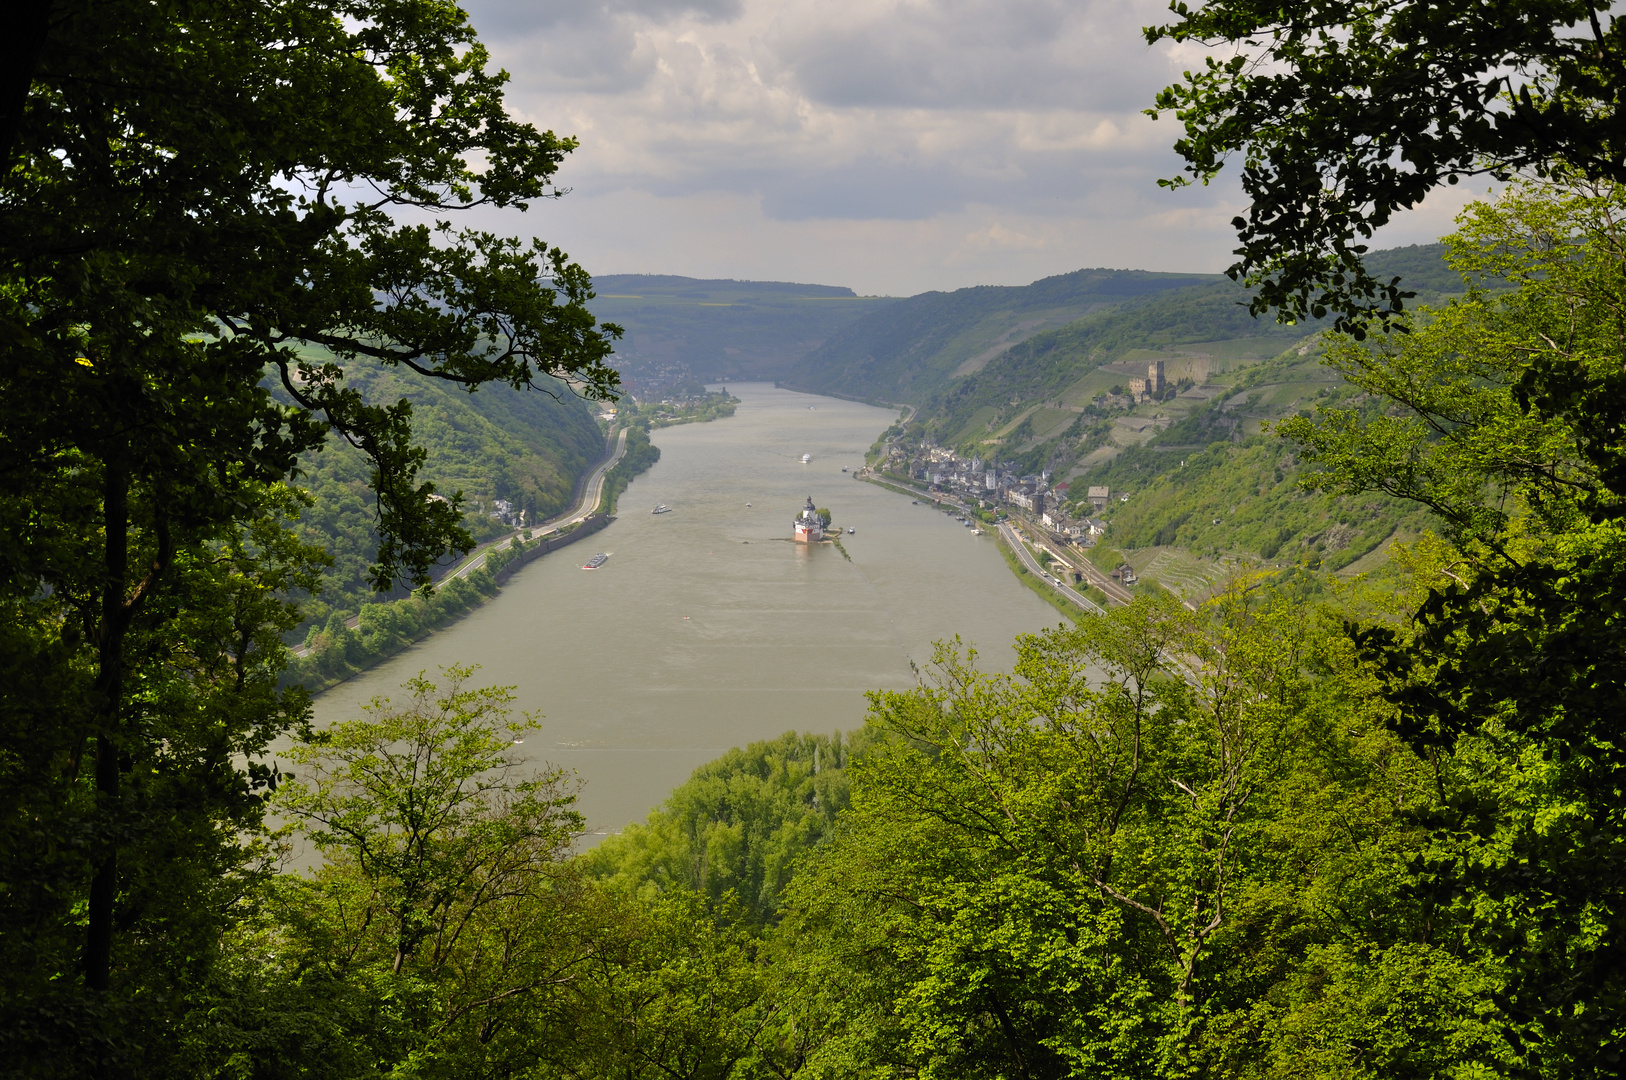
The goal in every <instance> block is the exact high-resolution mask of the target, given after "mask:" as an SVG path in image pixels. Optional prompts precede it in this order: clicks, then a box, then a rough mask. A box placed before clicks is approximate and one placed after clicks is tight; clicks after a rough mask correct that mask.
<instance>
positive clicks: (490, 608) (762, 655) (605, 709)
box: [316, 384, 1061, 832]
mask: <svg viewBox="0 0 1626 1080" xmlns="http://www.w3.org/2000/svg"><path fill="white" fill-rule="evenodd" d="M729 389H730V390H731V391H732V392H733V393H734V395H735V396H736V397H738V398H739V399H740V406H739V409H738V411H737V412H736V413H735V415H734V416H733V417H730V418H728V419H724V420H717V421H713V422H711V423H706V424H689V425H684V426H680V427H672V428H664V429H661V430H659V431H656V432H655V433H654V434H653V439H654V441H655V443H656V445H658V446H659V447H660V449H661V459H660V461H659V462H657V463H656V465H655V466H654V468H652V469H650V470H649V471H648V472H646V473H644V474H643V475H642V476H640V477H638V478H637V479H635V480H634V481H633V482H632V483H631V484H630V485H629V486H628V488H627V491H626V492H625V493H624V494H623V495H622V496H621V500H620V505H619V507H618V517H617V520H616V521H614V522H613V523H611V525H610V526H609V527H608V528H606V529H605V530H604V531H602V532H600V533H598V534H597V535H596V536H594V537H591V538H589V539H587V540H584V541H582V542H580V543H579V544H576V545H573V546H571V547H568V548H565V549H563V550H562V551H558V552H555V553H553V554H551V555H547V556H544V557H543V558H541V559H538V560H537V561H536V562H534V563H531V564H530V565H529V566H527V567H525V568H524V569H523V570H521V571H520V572H519V573H518V574H516V575H515V576H514V577H513V579H512V580H510V581H509V583H508V584H507V585H506V586H505V587H504V588H503V591H502V592H501V594H499V595H498V596H497V597H496V598H495V599H493V600H492V601H491V602H489V603H487V604H486V605H485V606H483V607H481V608H480V609H478V610H477V611H475V612H474V613H472V614H471V615H469V616H468V617H466V618H464V619H463V620H462V621H460V622H458V623H456V624H455V625H453V626H451V627H448V628H447V629H445V630H443V631H441V632H440V633H438V634H435V635H433V636H431V637H429V638H427V639H426V640H424V641H422V642H420V643H419V644H418V645H416V646H415V647H413V648H412V649H410V650H408V651H406V652H404V653H402V654H400V655H398V656H396V657H393V658H392V659H390V660H388V661H386V662H384V663H382V664H380V665H378V666H377V667H375V668H373V669H371V670H370V671H367V672H365V673H364V674H362V675H361V676H358V677H357V678H355V679H352V680H350V681H349V682H347V683H343V684H341V685H339V686H337V687H334V688H333V689H332V690H329V691H328V692H327V693H325V694H323V695H322V696H321V697H320V698H319V699H318V700H317V702H316V722H317V723H318V725H322V724H326V723H330V722H332V721H334V720H338V719H342V718H345V717H349V716H353V715H355V714H356V712H357V709H358V706H359V705H360V704H361V703H362V702H365V701H367V700H369V699H371V698H372V697H374V696H375V695H390V694H392V693H393V694H397V695H399V694H400V691H399V689H398V688H399V686H400V684H401V683H402V682H403V681H404V680H406V679H407V678H410V677H411V676H412V675H414V674H415V673H417V672H418V671H420V670H427V671H428V672H430V673H431V675H432V674H433V673H434V672H435V671H436V669H437V668H439V667H441V666H444V665H447V664H452V663H459V662H462V663H471V662H472V663H477V664H479V665H480V666H481V670H480V672H479V674H478V676H477V680H478V681H479V682H480V683H483V684H491V683H497V684H504V685H512V686H514V687H515V688H516V689H515V693H516V694H517V697H518V705H519V707H520V708H523V709H529V710H536V711H538V712H541V713H542V714H544V716H545V719H544V721H543V728H542V731H541V732H540V733H534V734H532V735H531V736H530V737H529V738H528V739H527V740H526V741H525V743H524V744H523V745H522V748H521V749H522V752H523V753H524V754H526V755H527V756H530V757H534V758H535V759H537V760H539V761H541V760H546V761H551V762H553V763H555V764H558V765H563V766H565V767H567V768H572V769H574V770H576V772H577V773H578V774H579V776H580V777H581V779H582V780H583V782H584V786H583V789H582V794H581V798H580V801H579V803H578V807H579V809H580V810H581V811H582V812H583V814H584V815H585V816H586V818H587V821H588V828H589V829H590V830H594V831H595V832H604V831H615V830H617V829H620V828H621V827H622V826H624V825H625V824H626V823H627V822H629V821H634V820H641V819H642V818H643V817H644V815H645V814H647V813H648V812H649V810H650V809H651V808H653V807H655V806H657V805H658V804H659V803H660V802H661V801H662V800H663V799H664V798H665V797H666V794H667V792H669V791H670V790H671V789H672V788H673V787H674V786H676V785H677V784H679V783H682V782H683V781H684V780H685V779H687V777H688V776H689V774H690V773H691V772H692V771H693V770H694V768H695V767H696V766H698V765H700V764H702V763H703V762H705V761H708V760H710V759H711V758H714V757H716V756H717V755H718V754H720V753H722V752H723V751H724V750H727V749H728V748H729V747H732V746H740V745H743V744H745V743H748V742H752V741H754V740H757V739H764V738H771V737H773V736H777V735H779V734H781V733H783V732H785V731H790V730H801V731H819V732H834V731H836V730H838V729H840V730H846V729H850V728H854V727H857V726H859V725H860V724H861V723H862V722H863V718H864V713H865V709H866V707H867V704H866V702H865V699H864V693H865V691H868V690H874V689H879V688H891V689H903V688H906V687H909V686H912V685H913V684H914V680H915V676H914V672H913V669H912V668H911V664H915V665H919V666H922V667H924V666H925V664H926V662H927V661H928V660H930V658H931V652H932V642H933V641H934V640H937V639H942V638H950V637H953V636H954V635H956V634H958V635H959V636H960V637H961V639H962V640H964V641H966V642H967V643H970V644H974V645H975V646H977V647H978V648H979V649H980V650H981V661H982V663H983V666H985V667H989V668H999V669H1002V670H1009V669H1010V667H1011V664H1012V663H1013V661H1014V656H1013V654H1012V652H1011V648H1010V646H1011V643H1012V641H1013V640H1014V639H1015V638H1016V635H1018V634H1020V633H1023V632H1028V631H1034V630H1039V629H1042V628H1044V627H1048V626H1054V625H1055V624H1056V623H1057V622H1059V621H1061V616H1060V615H1058V614H1057V612H1056V610H1055V609H1054V608H1052V607H1050V606H1049V605H1047V604H1046V603H1045V602H1044V601H1042V600H1041V599H1039V597H1037V596H1036V595H1034V594H1033V592H1032V591H1031V590H1029V589H1027V588H1026V587H1025V586H1023V585H1022V584H1021V583H1019V582H1018V581H1017V580H1016V579H1015V577H1014V576H1013V575H1012V574H1011V572H1010V570H1009V569H1008V568H1007V566H1006V565H1005V561H1004V559H1003V558H1002V556H1001V555H1000V552H999V551H998V549H997V547H996V546H995V544H996V541H995V538H994V537H993V536H992V535H991V534H987V533H985V534H984V535H981V536H973V535H972V534H971V532H970V530H968V529H966V528H965V527H964V526H962V525H960V524H959V523H958V522H956V521H955V520H954V519H952V518H950V517H949V516H947V515H946V514H943V513H941V512H939V511H936V510H934V509H932V508H931V507H929V506H926V505H920V506H916V505H912V504H911V502H910V500H909V499H908V498H907V497H905V496H902V495H899V494H896V493H895V492H891V491H887V490H886V489H884V488H880V487H877V486H875V485H874V484H866V483H862V482H859V481H855V480H854V479H853V478H852V476H851V474H850V473H844V472H842V471H841V469H842V466H847V467H848V468H849V469H852V468H856V467H858V466H861V465H862V464H863V461H864V452H865V450H866V449H868V447H869V446H870V444H871V443H873V442H874V441H875V439H876V437H877V436H878V435H879V434H880V432H881V431H883V430H884V429H885V428H886V427H887V426H888V425H889V424H891V423H892V422H893V421H894V420H895V419H896V414H895V413H892V412H889V411H887V410H884V409H877V408H873V407H871V406H868V405H860V404H856V403H854V402H848V401H840V400H837V399H834V398H826V397H816V396H813V395H809V394H798V393H794V392H791V391H788V390H780V389H777V388H775V387H774V386H772V385H770V384H741V385H731V386H730V387H729ZM803 454H811V455H812V461H811V462H810V463H808V464H805V465H804V464H803V463H802V461H801V458H802V455H803ZM808 495H812V497H813V501H814V503H815V505H817V506H821V507H827V508H829V510H830V511H831V513H832V516H833V518H834V524H835V525H837V526H840V527H841V528H842V529H843V533H844V534H843V536H842V543H843V544H844V545H845V546H846V549H847V552H848V554H849V555H850V556H851V561H850V562H849V561H847V560H846V559H844V558H842V554H841V552H840V551H838V550H836V548H835V547H834V546H832V545H828V544H826V545H820V546H814V547H810V546H808V545H805V544H793V543H791V542H790V541H789V539H788V538H789V536H790V531H791V520H792V519H793V518H794V517H795V515H796V514H797V513H798V512H799V511H800V510H801V508H802V505H803V503H804V502H805V500H806V498H807V496H808ZM656 503H666V504H668V505H669V506H671V507H672V512H671V513H669V514H660V515H656V514H652V513H651V512H650V511H651V509H652V508H653V507H654V505H655V504H656ZM849 526H850V527H852V528H853V529H855V530H856V531H855V532H854V533H853V534H851V535H846V534H845V529H846V528H847V527H849ZM595 551H603V552H607V553H609V556H610V558H609V560H608V561H607V562H606V563H605V564H604V565H603V566H601V567H600V568H598V569H597V570H594V571H592V572H591V573H586V572H583V570H582V569H581V565H582V563H583V562H584V561H585V560H586V559H587V558H588V557H589V556H591V555H592V554H593V553H594V552H595Z"/></svg>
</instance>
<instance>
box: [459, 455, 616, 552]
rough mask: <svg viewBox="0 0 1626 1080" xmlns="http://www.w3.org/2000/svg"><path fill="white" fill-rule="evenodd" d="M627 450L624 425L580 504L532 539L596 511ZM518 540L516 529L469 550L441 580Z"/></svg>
mask: <svg viewBox="0 0 1626 1080" xmlns="http://www.w3.org/2000/svg"><path fill="white" fill-rule="evenodd" d="M626 452H627V429H626V428H622V429H621V434H620V436H619V437H618V438H617V439H616V440H615V451H614V452H613V453H611V454H610V456H609V457H607V458H605V459H604V460H603V461H602V462H600V463H599V465H598V467H597V468H595V469H594V470H593V471H592V472H591V473H589V474H588V475H587V482H586V483H585V484H583V485H582V496H581V498H580V499H578V500H577V501H576V505H575V506H573V507H571V508H570V509H569V510H567V511H565V512H564V514H562V515H561V516H559V517H556V518H554V519H553V520H551V521H545V522H543V523H542V524H541V525H539V526H537V527H536V528H534V529H532V530H531V538H532V539H533V540H534V539H537V538H539V537H544V536H549V535H551V534H553V533H556V532H558V531H559V530H560V529H563V528H564V527H565V526H567V525H574V524H576V523H577V522H578V521H582V520H584V519H585V518H587V517H588V516H589V515H590V514H592V513H593V511H595V510H597V509H598V504H599V499H600V498H601V497H602V496H603V494H604V478H605V477H606V476H608V475H609V474H610V470H611V469H613V468H615V466H616V463H617V462H618V461H620V460H621V458H622V457H623V456H625V454H626ZM518 539H519V530H518V529H515V530H514V531H513V532H511V533H509V534H508V535H507V536H499V537H498V538H497V539H495V540H492V541H491V542H489V543H486V544H481V545H480V546H479V547H477V548H475V549H474V550H473V551H471V552H469V555H468V558H466V559H464V560H463V562H462V564H461V565H459V566H458V568H457V569H456V570H453V571H452V572H451V573H450V574H447V575H446V576H445V577H444V578H442V579H441V580H442V581H449V580H451V579H452V578H454V577H467V576H468V575H469V574H470V573H472V572H473V571H474V569H475V567H478V566H484V565H485V562H486V557H487V556H488V555H490V554H491V553H492V552H493V551H502V550H503V549H505V548H508V547H512V546H513V543H514V541H515V540H518Z"/></svg>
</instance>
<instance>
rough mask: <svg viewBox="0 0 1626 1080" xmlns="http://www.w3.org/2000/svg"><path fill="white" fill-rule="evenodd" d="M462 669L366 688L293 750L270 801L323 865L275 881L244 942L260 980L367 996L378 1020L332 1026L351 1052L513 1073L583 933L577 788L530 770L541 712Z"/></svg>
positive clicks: (583, 941) (448, 1070)
mask: <svg viewBox="0 0 1626 1080" xmlns="http://www.w3.org/2000/svg"><path fill="white" fill-rule="evenodd" d="M472 674H473V669H472V668H467V667H452V668H449V669H447V670H446V671H445V672H443V675H442V682H441V683H440V684H437V683H434V682H431V681H430V680H428V679H426V678H425V677H424V676H423V675H421V674H420V675H419V676H418V677H417V678H414V679H412V680H411V681H409V682H408V683H407V689H408V690H409V691H410V694H411V697H410V699H409V700H408V701H407V702H405V703H404V704H402V705H399V706H397V705H395V704H393V703H392V702H390V701H389V700H387V699H375V700H374V701H373V702H372V703H371V704H369V705H368V706H366V715H365V716H363V717H360V718H357V719H355V720H350V721H345V722H342V723H338V724H335V725H333V726H332V727H330V728H328V729H326V730H324V731H322V732H312V733H310V734H308V735H307V736H306V737H305V738H304V739H303V740H302V741H301V742H300V743H298V744H296V745H295V746H294V747H293V748H292V749H291V750H290V752H289V756H290V757H291V758H292V759H293V760H294V761H295V762H296V763H299V764H300V765H302V766H304V768H303V769H302V770H301V775H300V776H299V777H298V778H296V779H293V780H291V781H290V782H288V783H286V784H284V785H283V786H282V787H281V789H280V790H279V791H278V793H277V808H278V810H279V811H280V812H281V813H282V814H284V815H286V816H288V817H289V818H291V819H292V820H293V821H294V822H296V825H297V828H298V831H299V832H300V833H301V834H302V835H303V836H304V837H305V838H306V839H307V840H308V841H309V842H310V843H311V844H312V845H313V846H314V847H315V849H316V851H317V852H319V853H320V855H321V857H322V861H321V863H320V864H319V866H318V867H317V868H316V870H315V871H314V872H312V873H310V874H309V875H306V876H301V877H297V878H285V879H282V880H281V881H279V882H278V883H276V885H275V887H274V889H273V900H272V904H271V908H270V910H271V912H272V914H273V915H274V916H275V920H274V921H273V922H272V923H271V924H270V925H269V926H266V927H264V928H263V929H261V930H259V932H258V934H253V933H251V934H248V935H245V939H246V940H245V943H246V944H254V945H257V946H258V948H259V949H264V950H265V951H267V952H270V953H271V954H272V956H273V958H274V959H273V960H272V961H270V962H269V965H268V967H269V970H262V971H261V972H260V973H259V977H261V978H269V979H272V980H280V981H284V982H290V983H292V982H297V981H299V980H309V981H310V982H311V983H312V984H313V985H317V986H330V987H335V988H339V991H340V992H341V996H345V995H355V994H361V995H363V996H366V997H369V998H370V999H371V1000H372V1001H373V1005H372V1006H371V1011H375V1012H376V1013H377V1014H378V1019H376V1020H373V1021H366V1020H363V1021H362V1022H360V1023H357V1024H355V1025H354V1026H353V1027H352V1028H350V1029H349V1030H346V1031H345V1032H344V1033H343V1037H342V1040H341V1041H343V1042H346V1043H348V1044H351V1045H358V1046H360V1047H365V1050H364V1051H362V1052H361V1054H360V1057H361V1059H363V1060H375V1061H385V1062H390V1063H392V1064H396V1063H405V1062H407V1061H411V1062H412V1063H413V1064H412V1068H414V1069H415V1070H418V1071H420V1072H424V1073H429V1074H450V1075H469V1074H471V1073H474V1074H479V1075H487V1074H489V1073H491V1072H493V1071H495V1072H496V1073H498V1074H502V1075H509V1074H512V1072H514V1071H515V1070H519V1069H523V1068H524V1067H526V1064H527V1063H528V1062H533V1061H534V1057H535V1054H536V1049H535V1045H534V1041H533V1033H532V1030H531V1029H532V1028H533V1027H534V1025H535V1021H536V1017H538V1016H543V1017H545V1016H547V1015H548V1014H549V1012H550V1009H551V1008H552V1007H553V1005H554V1004H555V1000H554V999H555V998H556V997H557V995H558V993H559V990H560V986H561V985H562V984H563V983H564V982H567V981H568V976H569V974H570V972H571V971H572V970H573V969H575V968H577V967H579V966H580V965H581V964H582V963H583V962H584V961H585V959H586V958H587V957H589V956H590V955H592V954H593V952H594V951H595V946H594V935H593V934H591V933H580V932H579V928H580V924H581V922H582V920H583V918H587V917H589V916H588V913H586V912H584V911H582V910H580V909H581V906H582V905H581V904H579V903H578V901H577V897H578V893H579V884H578V882H577V879H576V878H575V876H574V875H573V874H572V873H571V872H570V871H569V870H568V869H567V868H566V867H565V866H564V865H563V860H564V857H565V856H566V855H567V854H568V852H569V848H570V843H571V840H572V838H573V836H574V834H575V833H576V832H577V831H579V830H580V828H581V818H580V815H578V814H577V813H576V812H575V811H574V810H573V809H571V804H572V802H573V801H574V798H575V795H574V790H573V785H572V784H571V782H570V780H569V778H568V776H567V775H566V774H565V773H564V772H563V771H561V770H558V769H548V770H545V771H542V772H540V773H537V774H535V775H529V776H527V775H526V772H527V771H528V770H525V769H524V767H523V766H522V764H521V762H520V761H519V759H518V757H517V755H516V752H515V750H514V745H515V743H516V742H517V741H519V739H520V737H521V736H523V735H524V734H525V733H527V732H532V731H535V730H536V728H537V722H536V720H535V718H533V717H530V716H525V717H523V718H522V719H520V720H517V721H514V720H511V719H510V717H509V711H508V706H509V705H510V704H511V702H512V700H513V697H512V694H510V693H509V692H508V690H506V689H502V688H493V687H486V688H469V687H467V686H466V681H467V680H468V679H469V677H470V676H471V675H472ZM318 975H319V976H320V977H319V978H317V977H315V976H318ZM327 1004H328V1003H327V1002H324V1001H323V1000H322V999H321V998H320V997H317V999H316V1000H314V1001H312V1002H311V1003H310V1006H309V1007H310V1008H311V1009H312V1010H313V1011H317V1012H320V1011H322V1009H323V1008H324V1007H326V1006H327ZM336 1011H338V1010H336ZM262 1022H263V1021H262ZM326 1022H328V1021H317V1024H318V1026H320V1025H321V1024H323V1023H326ZM278 1049H279V1050H280V1051H281V1052H283V1053H287V1052H288V1051H289V1050H290V1049H291V1048H290V1047H287V1046H283V1047H279V1048H278Z"/></svg>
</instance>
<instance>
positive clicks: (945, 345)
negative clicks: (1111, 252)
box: [783, 270, 1219, 402]
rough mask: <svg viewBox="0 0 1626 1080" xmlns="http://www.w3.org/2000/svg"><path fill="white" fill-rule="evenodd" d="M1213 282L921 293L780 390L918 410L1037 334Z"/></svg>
mask: <svg viewBox="0 0 1626 1080" xmlns="http://www.w3.org/2000/svg"><path fill="white" fill-rule="evenodd" d="M1214 280H1219V279H1217V277H1216V275H1205V274H1153V273H1148V272H1146V271H1142V270H1075V271H1074V272H1072V273H1070V274H1060V275H1057V276H1056V277H1049V278H1045V279H1043V280H1041V281H1036V282H1034V283H1033V284H1031V285H1023V286H994V285H984V286H978V287H976V288H970V289H957V290H955V291H954V292H951V293H942V292H928V293H921V294H920V295H919V296H911V297H909V298H908V299H907V300H900V301H898V302H897V303H895V304H892V305H890V306H888V307H885V308H882V309H881V310H879V311H874V312H871V313H869V314H867V315H865V316H864V317H863V318H862V319H859V320H858V321H857V322H855V323H853V324H852V325H851V326H849V327H847V328H846V329H845V330H843V331H842V332H841V333H839V334H837V335H835V336H834V337H833V338H831V339H830V340H829V341H828V342H826V343H825V344H824V345H822V346H820V347H819V348H817V349H815V350H813V351H812V352H810V353H808V355H807V356H805V357H804V358H803V359H802V360H801V361H800V362H798V363H797V364H796V365H795V366H794V367H792V368H791V370H790V372H789V373H788V374H787V375H786V376H785V377H784V380H783V381H784V383H785V385H787V386H792V387H795V388H796V389H799V390H810V391H814V392H818V393H836V394H843V395H847V396H853V397H861V398H869V399H875V400H880V401H909V402H918V401H921V400H923V399H924V398H925V396H926V395H928V394H929V393H930V392H931V391H933V390H934V389H936V388H938V387H940V386H942V385H943V384H944V383H946V382H948V381H950V380H951V379H954V378H956V377H962V376H967V375H971V374H973V373H974V372H977V371H979V370H981V369H982V368H983V366H984V365H986V364H989V363H990V362H991V361H992V360H993V359H994V358H995V357H997V356H999V355H1000V354H1001V353H1003V352H1004V351H1006V350H1008V349H1010V348H1011V347H1012V346H1014V345H1016V344H1017V343H1019V342H1022V341H1024V340H1026V339H1028V338H1031V337H1032V336H1033V335H1035V334H1038V333H1041V332H1042V331H1045V330H1048V329H1053V328H1055V327H1058V326H1063V325H1066V324H1068V323H1070V322H1072V321H1073V320H1075V319H1078V318H1079V317H1080V316H1083V315H1086V314H1088V313H1090V312H1092V311H1099V310H1101V309H1102V308H1106V307H1111V306H1115V305H1119V304H1123V303H1125V302H1132V301H1134V300H1136V299H1137V298H1141V297H1147V296H1152V295H1156V294H1158V293H1162V292H1167V291H1168V290H1170V289H1180V288H1185V287H1188V286H1191V285H1196V284H1199V283H1201V282H1210V281H1214Z"/></svg>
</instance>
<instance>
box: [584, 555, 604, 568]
mask: <svg viewBox="0 0 1626 1080" xmlns="http://www.w3.org/2000/svg"><path fill="white" fill-rule="evenodd" d="M608 559H609V556H608V555H606V554H604V552H602V551H601V552H599V553H598V554H597V555H594V556H593V557H592V558H591V559H588V560H587V561H586V562H585V563H583V564H582V569H583V570H597V569H598V568H599V567H601V566H603V565H604V563H605V561H606V560H608Z"/></svg>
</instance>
